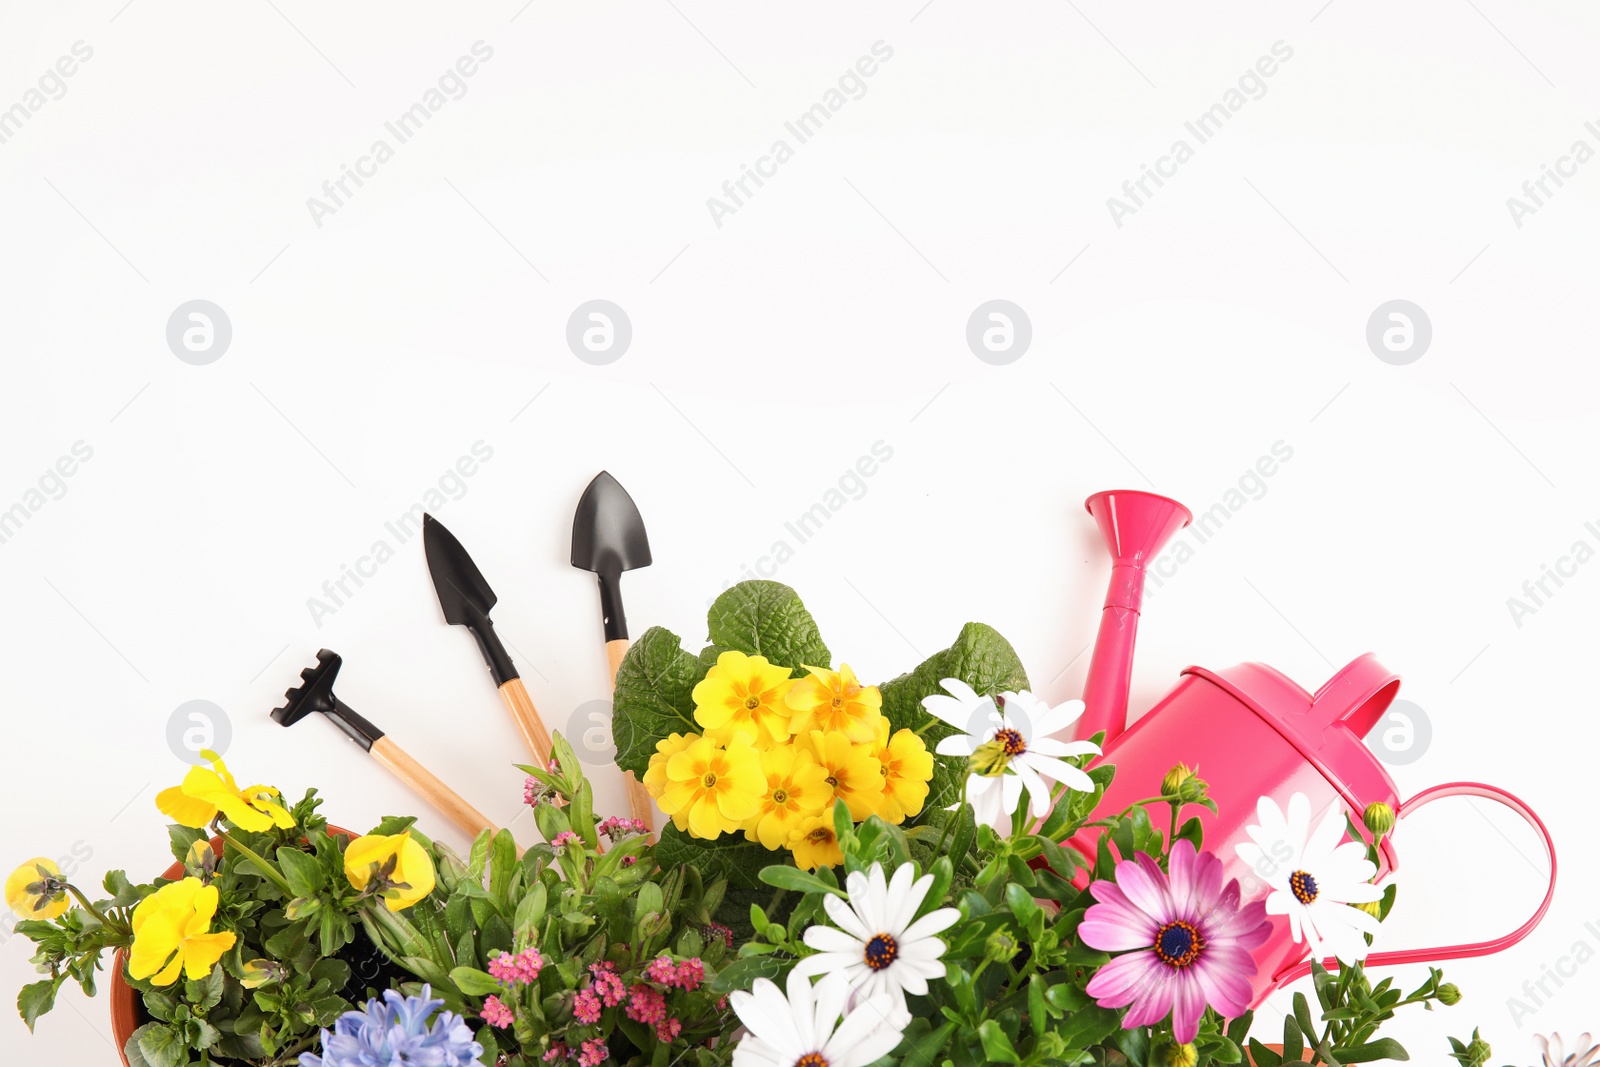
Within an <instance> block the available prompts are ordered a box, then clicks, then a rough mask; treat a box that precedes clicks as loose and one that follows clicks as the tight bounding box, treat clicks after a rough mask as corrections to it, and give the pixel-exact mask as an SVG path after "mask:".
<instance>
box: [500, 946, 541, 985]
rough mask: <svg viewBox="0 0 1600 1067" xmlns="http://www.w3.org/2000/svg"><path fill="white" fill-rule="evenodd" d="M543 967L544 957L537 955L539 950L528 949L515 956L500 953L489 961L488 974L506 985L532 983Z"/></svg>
mask: <svg viewBox="0 0 1600 1067" xmlns="http://www.w3.org/2000/svg"><path fill="white" fill-rule="evenodd" d="M543 967H544V957H543V956H540V955H539V950H538V949H536V948H530V949H528V950H527V951H525V952H520V953H518V954H517V955H515V956H513V955H511V954H510V953H506V952H502V953H501V954H500V955H498V956H496V957H495V958H494V959H492V960H490V961H489V973H490V974H492V975H494V977H496V978H498V979H500V981H502V982H506V983H514V982H522V983H523V984H528V983H531V982H534V981H536V980H537V979H538V977H539V971H540V970H541V969H543Z"/></svg>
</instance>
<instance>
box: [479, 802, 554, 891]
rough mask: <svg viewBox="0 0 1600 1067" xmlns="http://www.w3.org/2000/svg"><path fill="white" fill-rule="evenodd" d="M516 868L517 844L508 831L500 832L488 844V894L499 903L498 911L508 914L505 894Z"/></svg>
mask: <svg viewBox="0 0 1600 1067" xmlns="http://www.w3.org/2000/svg"><path fill="white" fill-rule="evenodd" d="M542 806H543V805H541V807H542ZM516 867H517V842H516V840H515V839H514V838H513V837H512V836H511V831H510V830H501V831H499V832H498V833H496V834H495V835H494V840H493V841H491V842H490V844H489V894H490V895H491V896H493V897H494V898H495V900H497V901H499V902H500V910H501V911H502V912H504V913H508V914H509V913H510V911H511V902H510V899H509V898H508V896H507V894H508V893H509V891H510V888H511V872H512V871H514V870H515V869H516Z"/></svg>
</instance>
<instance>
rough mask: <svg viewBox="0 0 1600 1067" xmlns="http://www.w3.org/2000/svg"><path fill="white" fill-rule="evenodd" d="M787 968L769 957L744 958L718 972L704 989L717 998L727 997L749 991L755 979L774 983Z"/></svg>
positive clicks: (782, 962) (784, 963) (780, 961)
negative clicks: (764, 979) (738, 992)
mask: <svg viewBox="0 0 1600 1067" xmlns="http://www.w3.org/2000/svg"><path fill="white" fill-rule="evenodd" d="M788 966H789V964H788V963H786V962H785V961H783V960H775V959H773V958H772V957H770V956H746V957H745V958H743V959H738V960H734V961H733V962H732V963H730V964H728V965H727V966H726V967H724V968H722V970H720V971H718V972H717V976H716V977H715V978H713V979H711V981H709V982H707V983H706V988H707V989H709V990H711V992H713V993H715V994H717V995H718V996H727V995H728V994H729V993H732V992H734V991H735V990H739V989H749V988H750V987H751V986H752V985H754V984H755V981H756V979H757V978H766V979H770V980H772V981H776V980H777V979H778V977H779V975H781V974H783V972H784V971H785V970H786V969H787V968H788Z"/></svg>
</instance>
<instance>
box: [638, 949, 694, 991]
mask: <svg viewBox="0 0 1600 1067" xmlns="http://www.w3.org/2000/svg"><path fill="white" fill-rule="evenodd" d="M644 973H645V977H646V978H648V979H650V981H652V982H655V983H656V984H658V985H664V986H667V987H668V988H670V989H681V990H683V991H684V992H685V993H692V992H693V991H694V990H696V989H699V988H700V983H701V982H704V981H705V980H706V965H705V964H703V963H701V962H700V961H699V960H698V959H692V960H684V961H683V962H682V963H673V962H672V960H671V959H670V958H669V957H667V956H657V957H656V958H655V959H653V960H651V961H650V963H649V965H648V966H646V967H645V969H644Z"/></svg>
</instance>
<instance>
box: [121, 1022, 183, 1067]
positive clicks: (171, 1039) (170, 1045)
mask: <svg viewBox="0 0 1600 1067" xmlns="http://www.w3.org/2000/svg"><path fill="white" fill-rule="evenodd" d="M129 1040H130V1041H137V1042H138V1045H139V1054H140V1055H141V1056H143V1057H144V1058H145V1062H147V1063H149V1064H150V1067H181V1065H182V1064H186V1063H188V1062H189V1051H188V1049H186V1048H184V1045H183V1038H182V1037H181V1036H179V1034H178V1032H177V1031H176V1030H174V1029H172V1028H171V1027H168V1026H164V1025H161V1024H159V1023H151V1024H150V1025H148V1026H141V1027H139V1029H137V1030H135V1031H134V1033H133V1037H131V1038H129Z"/></svg>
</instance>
